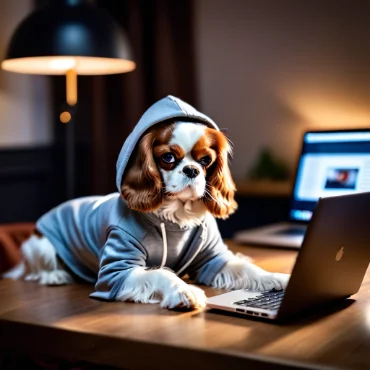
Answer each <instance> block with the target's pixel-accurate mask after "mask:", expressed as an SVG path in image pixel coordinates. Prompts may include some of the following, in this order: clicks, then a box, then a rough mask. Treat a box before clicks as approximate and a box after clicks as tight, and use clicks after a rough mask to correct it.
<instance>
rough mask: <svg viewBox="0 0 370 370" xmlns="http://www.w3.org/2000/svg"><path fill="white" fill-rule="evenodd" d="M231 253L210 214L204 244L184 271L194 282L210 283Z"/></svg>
mask: <svg viewBox="0 0 370 370" xmlns="http://www.w3.org/2000/svg"><path fill="white" fill-rule="evenodd" d="M232 255H233V254H232V252H231V251H230V250H229V249H228V248H227V246H226V244H224V242H223V240H222V237H221V234H220V231H219V229H218V226H217V222H216V220H215V218H214V217H213V216H210V217H209V218H208V220H207V233H206V241H205V244H204V246H203V248H202V250H201V251H200V252H199V254H198V255H197V256H196V257H195V259H194V261H193V262H192V263H191V265H190V267H189V268H188V269H187V270H186V271H185V272H186V273H188V274H189V277H190V279H192V280H194V281H195V282H197V283H199V284H205V285H211V284H212V282H213V280H214V278H215V276H216V275H217V274H218V272H220V270H221V269H222V268H223V267H224V265H225V264H226V262H227V261H228V260H230V258H231V257H232Z"/></svg>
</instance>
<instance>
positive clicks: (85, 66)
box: [1, 56, 136, 75]
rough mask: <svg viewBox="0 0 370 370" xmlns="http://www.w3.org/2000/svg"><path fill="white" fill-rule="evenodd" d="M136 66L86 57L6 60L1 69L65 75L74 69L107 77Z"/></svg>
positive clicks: (111, 59)
mask: <svg viewBox="0 0 370 370" xmlns="http://www.w3.org/2000/svg"><path fill="white" fill-rule="evenodd" d="M135 67H136V64H135V62H133V61H132V60H128V59H119V58H101V57H84V56H44V57H27V58H14V59H6V60H4V61H3V62H2V63H1V68H2V69H4V70H6V71H10V72H17V73H28V74H40V75H64V74H66V72H67V71H68V70H69V69H71V68H74V69H75V70H76V72H77V74H79V75H106V74H115V73H125V72H131V71H133V70H134V69H135Z"/></svg>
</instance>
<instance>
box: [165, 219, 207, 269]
mask: <svg viewBox="0 0 370 370" xmlns="http://www.w3.org/2000/svg"><path fill="white" fill-rule="evenodd" d="M161 231H162V240H163V256H162V262H161V267H160V268H163V267H165V265H166V262H167V249H168V246H167V234H166V226H165V224H164V222H161ZM206 233H207V227H206V224H205V222H204V221H203V222H202V234H201V235H200V238H201V239H202V241H201V242H200V243H199V246H198V248H197V250H196V251H195V253H194V254H193V255H192V256H191V258H190V259H189V260H188V262H186V263H185V265H183V266H182V267H181V269H180V270H178V271H177V272H176V275H180V274H181V273H182V272H183V271H184V270H185V269H186V268H187V267H188V266H189V265H190V264H191V263H192V262H193V261H194V258H195V257H196V256H197V255H198V253H199V252H200V251H201V250H202V248H203V246H204V243H205V242H206V238H207V236H206Z"/></svg>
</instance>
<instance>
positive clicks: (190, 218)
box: [153, 194, 207, 228]
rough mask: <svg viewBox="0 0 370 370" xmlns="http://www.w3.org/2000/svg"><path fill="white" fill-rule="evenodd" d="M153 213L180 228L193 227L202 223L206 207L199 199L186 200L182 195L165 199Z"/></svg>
mask: <svg viewBox="0 0 370 370" xmlns="http://www.w3.org/2000/svg"><path fill="white" fill-rule="evenodd" d="M184 195H185V194H183V196H184ZM189 198H190V197H189ZM153 213H154V214H155V215H156V216H157V217H159V218H160V219H161V220H168V221H171V222H173V223H175V224H178V225H179V226H180V227H181V228H184V227H195V226H199V225H200V224H201V223H202V220H203V219H204V216H205V214H206V213H207V208H206V206H205V205H204V203H203V202H202V201H200V200H186V198H184V197H182V198H180V197H179V199H166V200H165V201H164V203H163V204H162V206H161V207H160V208H159V209H158V210H156V211H154V212H153Z"/></svg>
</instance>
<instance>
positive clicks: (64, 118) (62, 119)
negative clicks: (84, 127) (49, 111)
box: [59, 112, 72, 123]
mask: <svg viewBox="0 0 370 370" xmlns="http://www.w3.org/2000/svg"><path fill="white" fill-rule="evenodd" d="M71 118H72V116H71V113H69V112H62V113H61V114H60V116H59V119H60V122H62V123H68V122H69V121H70V120H71Z"/></svg>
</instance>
